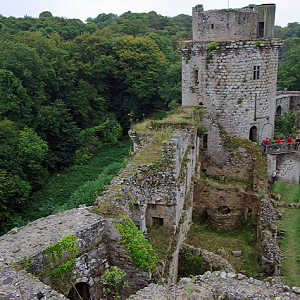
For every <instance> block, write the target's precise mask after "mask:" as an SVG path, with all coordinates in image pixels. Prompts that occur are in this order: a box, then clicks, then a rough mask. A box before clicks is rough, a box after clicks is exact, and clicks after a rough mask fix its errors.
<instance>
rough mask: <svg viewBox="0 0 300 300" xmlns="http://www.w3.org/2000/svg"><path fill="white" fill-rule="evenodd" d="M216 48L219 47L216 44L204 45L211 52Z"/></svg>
mask: <svg viewBox="0 0 300 300" xmlns="http://www.w3.org/2000/svg"><path fill="white" fill-rule="evenodd" d="M218 46H219V44H218V43H216V42H211V43H209V44H207V45H206V49H207V50H210V51H212V50H216V49H217V48H218Z"/></svg>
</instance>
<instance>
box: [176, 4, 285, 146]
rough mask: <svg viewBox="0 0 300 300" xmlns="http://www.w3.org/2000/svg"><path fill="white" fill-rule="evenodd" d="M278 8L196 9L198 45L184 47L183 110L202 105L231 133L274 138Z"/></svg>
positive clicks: (256, 138)
mask: <svg viewBox="0 0 300 300" xmlns="http://www.w3.org/2000/svg"><path fill="white" fill-rule="evenodd" d="M274 20H275V4H263V5H249V6H247V7H244V8H241V9H221V10H209V11H204V10H203V5H197V6H196V7H194V8H193V41H185V42H182V44H181V49H180V52H181V54H182V105H202V106H203V107H204V108H206V110H207V111H208V112H209V113H210V114H211V117H212V118H213V119H214V120H216V122H217V123H218V124H219V125H220V126H221V128H223V129H225V130H226V132H227V133H229V134H234V135H237V136H239V137H241V138H246V139H250V140H252V141H254V142H259V143H261V142H262V140H263V139H264V138H265V137H273V132H274V120H275V110H276V84H277V67H278V51H279V49H280V47H281V43H280V42H279V41H278V39H275V38H274Z"/></svg>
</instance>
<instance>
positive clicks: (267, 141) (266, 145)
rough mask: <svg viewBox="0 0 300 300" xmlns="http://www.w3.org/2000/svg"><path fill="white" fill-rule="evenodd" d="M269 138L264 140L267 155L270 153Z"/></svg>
mask: <svg viewBox="0 0 300 300" xmlns="http://www.w3.org/2000/svg"><path fill="white" fill-rule="evenodd" d="M268 145H269V138H268V137H266V138H265V139H264V146H265V153H268Z"/></svg>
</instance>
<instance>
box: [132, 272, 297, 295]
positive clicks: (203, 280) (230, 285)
mask: <svg viewBox="0 0 300 300" xmlns="http://www.w3.org/2000/svg"><path fill="white" fill-rule="evenodd" d="M281 280H282V278H281V277H276V278H274V277H273V278H270V279H269V280H266V281H261V280H257V279H254V278H252V277H249V278H248V277H246V276H245V275H242V274H235V273H233V272H229V273H227V272H224V271H216V272H210V271H208V272H206V273H205V274H203V275H199V276H195V277H192V278H182V279H181V280H180V281H179V283H178V284H176V285H172V286H167V285H158V284H150V285H149V286H147V287H146V288H144V289H143V290H140V291H138V292H137V293H136V295H132V296H130V297H129V298H128V299H130V300H142V299H144V300H148V299H149V300H150V299H159V300H170V299H195V300H196V299H197V300H206V299H230V300H242V299H278V300H279V299H280V300H297V299H300V288H298V287H293V288H289V287H288V286H286V285H284V284H283V283H282V281H281Z"/></svg>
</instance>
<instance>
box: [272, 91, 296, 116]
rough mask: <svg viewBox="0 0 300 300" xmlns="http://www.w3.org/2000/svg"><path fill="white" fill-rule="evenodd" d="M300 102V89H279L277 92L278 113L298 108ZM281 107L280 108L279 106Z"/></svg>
mask: <svg viewBox="0 0 300 300" xmlns="http://www.w3.org/2000/svg"><path fill="white" fill-rule="evenodd" d="M299 103H300V92H299V91H278V92H277V94H276V114H277V115H278V113H277V112H279V111H280V112H281V115H283V114H284V113H287V112H289V111H290V110H293V109H297V107H298V104H299ZM279 106H280V108H281V109H280V108H279V109H278V107H279Z"/></svg>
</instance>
